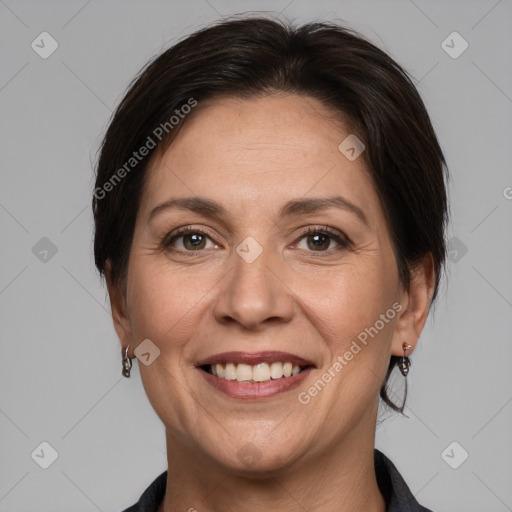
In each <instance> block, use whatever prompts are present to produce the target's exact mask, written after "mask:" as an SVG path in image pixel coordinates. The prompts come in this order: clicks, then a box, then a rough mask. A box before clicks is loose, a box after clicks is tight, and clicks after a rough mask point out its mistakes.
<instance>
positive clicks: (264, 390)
mask: <svg viewBox="0 0 512 512" xmlns="http://www.w3.org/2000/svg"><path fill="white" fill-rule="evenodd" d="M197 368H198V369H199V370H201V373H202V374H203V376H204V377H205V379H206V381H207V382H208V383H209V384H211V385H212V386H213V387H214V388H216V389H217V390H219V391H221V392H223V393H224V394H227V395H229V396H232V397H234V398H245V399H247V398H264V397H270V396H274V395H276V394H278V393H282V392H284V391H288V390H290V389H293V388H294V387H296V386H298V385H299V383H300V382H302V381H303V380H304V378H306V377H307V375H309V373H311V371H312V370H313V369H314V368H316V366H315V364H314V363H312V362H311V361H307V360H305V359H303V358H300V357H298V356H295V355H293V354H288V353H285V352H259V353H252V354H251V353H243V352H226V353H223V354H217V355H216V356H213V357H210V358H208V359H206V360H204V361H201V362H200V363H199V364H198V365H197Z"/></svg>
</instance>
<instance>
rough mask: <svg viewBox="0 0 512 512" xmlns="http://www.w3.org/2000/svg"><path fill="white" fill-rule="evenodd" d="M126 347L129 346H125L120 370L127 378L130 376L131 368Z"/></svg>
mask: <svg viewBox="0 0 512 512" xmlns="http://www.w3.org/2000/svg"><path fill="white" fill-rule="evenodd" d="M128 348H129V347H128V346H127V347H126V350H125V352H124V356H123V371H122V372H121V373H122V374H123V377H126V378H127V379H129V378H130V370H131V369H132V360H131V358H130V357H128Z"/></svg>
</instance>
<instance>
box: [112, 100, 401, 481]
mask: <svg viewBox="0 0 512 512" xmlns="http://www.w3.org/2000/svg"><path fill="white" fill-rule="evenodd" d="M330 119H331V115H330V112H329V110H327V109H326V108H325V107H324V106H323V105H322V104H321V103H319V102H318V101H317V100H315V99H313V98H309V97H301V96H298V95H274V96H267V97H263V98H255V99H251V100H240V99H222V100H217V101H214V102H211V104H209V105H208V106H206V105H201V104H200V105H199V106H198V107H197V111H196V112H194V114H193V115H191V117H190V119H187V120H186V124H185V125H184V126H183V128H182V130H181V131H180V132H179V135H178V136H177V138H176V139H175V140H174V142H173V143H172V145H171V146H170V147H169V149H168V150H167V151H166V152H165V153H164V154H163V155H162V156H161V157H160V158H159V159H155V160H154V161H153V162H152V164H151V166H150V168H149V169H148V172H149V175H148V181H147V186H146V188H145V190H144V193H143V197H142V201H141V205H140V209H139V211H138V216H137V221H136V227H135V233H134V239H133V244H132V248H131V255H130V261H129V268H128V281H127V291H126V306H125V310H124V313H119V315H117V313H116V315H115V316H116V317H117V318H119V322H117V320H116V322H115V323H116V329H117V331H118V334H119V336H120V338H121V341H122V342H123V345H124V346H126V344H130V355H132V354H133V351H134V349H135V348H136V347H137V346H138V345H139V344H140V343H141V342H142V341H143V340H150V343H149V344H148V342H146V344H147V346H144V352H145V353H148V352H149V355H145V356H143V358H141V359H142V362H149V364H147V365H146V364H141V361H139V368H140V373H141V378H142V381H143V384H144V388H145V391H146V393H147V395H148V397H149V400H150V402H151V404H152V406H153V407H154V409H155V411H156V413H157V414H158V416H159V417H160V418H161V420H162V421H163V423H164V425H165V427H166V431H167V439H168V442H170V443H174V444H175V446H176V450H185V451H187V452H188V453H190V452H192V453H194V454H197V456H198V457H201V459H200V460H202V461H204V463H205V464H208V463H211V464H219V463H220V464H221V465H223V466H224V467H227V468H230V469H231V470H235V471H261V470H265V471H271V470H278V469H280V468H284V467H288V466H289V465H291V464H301V463H302V462H307V461H311V459H312V458H314V457H318V456H322V455H323V454H325V453H332V452H333V451H335V450H337V449H339V447H341V446H343V445H344V443H345V444H346V443H349V442H350V443H352V446H355V445H354V443H357V442H358V440H361V436H363V437H365V439H366V440H368V439H369V438H370V437H371V436H372V435H373V432H374V428H375V424H374V421H375V416H376V413H377V405H378V393H379V389H380V387H381V385H382V383H383V380H384V378H385V374H386V370H387V366H388V363H389V358H390V355H391V354H396V355H401V354H402V350H401V345H402V341H404V339H403V332H401V331H400V329H401V322H402V321H403V317H404V312H405V311H406V310H407V300H408V295H407V294H406V293H405V292H404V291H403V290H402V288H401V286H400V284H399V280H398V275H397V269H396V263H395V258H394V254H393V250H392V245H391V241H390V233H389V231H388V228H387V226H386V222H385V217H384V213H383V210H382V207H381V205H380V202H379V197H378V194H377V193H376V191H375V190H374V188H373V186H372V182H371V180H370V177H369V175H368V174H367V171H366V170H365V166H364V163H363V158H362V157H359V158H356V159H355V160H354V159H352V158H351V159H349V158H347V156H345V155H348V156H350V157H352V152H351V151H350V149H349V151H348V152H346V153H345V154H344V153H342V152H341V151H340V149H338V146H339V145H340V143H341V142H342V141H343V140H344V139H345V138H346V137H347V136H349V135H350V133H349V132H347V131H345V130H344V129H342V127H341V126H340V125H339V124H336V123H334V122H332V120H330ZM349 140H350V139H349ZM347 144H348V143H347ZM343 147H344V146H343ZM184 199H187V200H188V201H187V202H184V201H182V202H181V203H176V202H175V203H174V206H172V205H171V206H168V207H161V208H159V209H157V210H155V208H157V207H158V206H159V205H161V204H162V203H165V202H168V201H170V200H184ZM320 201H324V202H323V203H322V202H320ZM152 212H153V215H152ZM179 228H187V229H190V231H188V232H186V233H185V234H183V233H180V234H176V230H178V229H179ZM308 229H309V230H311V232H309V233H307V230H308ZM400 311H401V312H400ZM400 317H402V320H400ZM408 341H409V343H410V342H411V340H408ZM148 347H149V349H148ZM155 347H157V348H158V350H159V351H160V353H159V355H158V350H156V348H155ZM276 352H280V353H281V354H277V353H276ZM226 353H231V354H226ZM283 353H284V354H283ZM138 355H139V357H140V354H138ZM155 356H156V357H155ZM216 356H218V357H217V358H216V359H215V361H217V362H218V363H219V364H222V365H223V366H222V367H221V368H222V370H221V371H226V372H227V375H225V376H224V377H221V376H218V375H214V374H211V373H208V370H209V366H208V365H206V366H203V367H201V366H200V365H203V364H206V363H207V362H209V361H214V359H212V358H215V357H216ZM144 359H146V360H147V361H144ZM290 362H291V363H292V365H291V367H290V365H289V364H288V365H286V364H284V365H283V364H280V363H290ZM228 363H229V366H227V367H226V365H227V364H228ZM237 363H239V364H240V366H237ZM257 363H258V364H257ZM266 363H268V366H267V364H266ZM297 365H298V366H299V367H300V368H301V369H303V371H301V373H299V374H297V375H293V374H292V376H291V377H286V376H281V375H282V372H285V375H286V374H288V373H289V372H290V371H292V372H293V373H296V371H297V369H295V371H293V367H294V366H297ZM225 367H226V368H225ZM304 368H305V369H304ZM211 371H214V370H211ZM269 372H271V375H272V376H274V377H275V378H273V377H270V380H268V379H269ZM217 373H218V372H217ZM235 377H236V378H235ZM230 379H234V380H230ZM244 379H249V380H244ZM288 379H289V380H288ZM315 383H316V384H315Z"/></svg>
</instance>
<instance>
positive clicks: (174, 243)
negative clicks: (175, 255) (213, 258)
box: [163, 228, 216, 252]
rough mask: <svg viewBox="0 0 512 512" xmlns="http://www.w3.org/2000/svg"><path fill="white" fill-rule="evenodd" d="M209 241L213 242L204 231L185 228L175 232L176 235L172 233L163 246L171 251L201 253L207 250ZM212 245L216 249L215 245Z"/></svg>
mask: <svg viewBox="0 0 512 512" xmlns="http://www.w3.org/2000/svg"><path fill="white" fill-rule="evenodd" d="M208 240H210V241H211V238H210V237H209V236H208V235H207V234H206V233H204V232H203V231H201V230H198V229H193V228H184V229H182V230H178V231H177V232H175V233H174V235H173V234H172V233H171V235H170V236H168V237H166V239H165V240H164V242H163V246H164V248H165V249H168V250H171V251H181V252H192V251H200V250H203V249H206V248H207V247H206V245H207V242H208ZM211 245H212V246H215V247H216V245H215V244H213V243H212V244H211Z"/></svg>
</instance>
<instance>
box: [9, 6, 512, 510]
mask: <svg viewBox="0 0 512 512" xmlns="http://www.w3.org/2000/svg"><path fill="white" fill-rule="evenodd" d="M261 10H265V11H267V10H268V11H273V12H274V14H277V13H278V12H280V11H281V12H282V16H285V17H286V18H288V19H292V20H295V21H298V22H302V21H311V20H313V19H318V20H332V19H336V20H338V21H343V20H345V21H346V23H347V24H348V25H349V26H351V27H352V28H355V29H357V30H359V31H361V32H362V33H363V34H365V35H367V36H368V37H369V38H370V39H371V40H372V41H373V42H375V43H376V44H377V45H378V46H380V47H381V48H383V49H384V50H386V51H387V52H389V53H390V54H391V55H392V56H393V57H394V58H395V59H396V60H397V61H398V62H399V63H401V64H402V65H403V66H404V67H405V68H406V69H407V70H408V71H409V72H410V73H411V74H412V75H413V77H414V78H415V81H416V83H417V85H418V88H419V90H420V93H421V94H422V96H423V98H424V100H425V102H426V105H427V108H428V110H429V113H430V115H431V117H432V120H433V124H434V127H435V129H436V131H437V133H438V136H439V139H440V142H441V145H442V147H443V150H444V151H445V154H446V157H447V159H448V165H449V168H450V171H451V174H452V183H451V186H450V198H451V205H452V224H451V226H450V234H449V237H450V238H452V237H456V238H455V239H452V242H451V244H452V249H453V250H452V252H451V256H450V260H451V261H450V262H449V280H448V284H446V283H445V284H444V285H443V287H442V289H441V296H440V300H439V303H438V306H437V309H436V311H435V315H434V317H433V318H430V319H429V321H428V324H427V327H426V329H425V331H424V333H423V335H422V338H421V341H420V345H419V346H418V348H417V350H416V351H415V353H414V355H413V358H412V359H413V366H412V367H411V372H410V374H409V377H408V379H409V383H410V394H409V398H408V405H409V406H408V408H407V410H406V412H407V415H408V416H409V419H407V418H403V417H400V416H398V415H390V414H389V413H387V414H384V415H383V416H382V417H383V418H384V417H387V419H386V421H384V422H383V423H382V424H381V425H380V426H379V427H378V429H377V441H376V444H377V447H379V448H380V449H382V450H383V451H384V452H385V453H386V454H387V455H388V456H389V457H390V458H391V459H392V460H393V461H394V463H395V464H396V465H397V467H398V469H399V470H400V471H401V472H402V474H403V475H404V478H405V479H406V481H407V483H408V484H409V486H410V488H411V490H412V492H413V493H414V494H415V495H416V496H417V498H418V500H419V501H420V503H422V504H424V505H425V506H427V507H429V508H432V509H433V510H434V511H436V512H438V511H450V512H455V511H464V512H476V511H485V512H498V511H506V510H512V486H511V485H510V484H511V481H512V463H511V455H512V438H511V436H510V432H511V424H512V404H511V402H512V385H511V384H512V372H511V371H510V366H511V362H512V358H511V356H512V343H511V341H512V336H511V335H512V322H511V320H510V319H511V308H512V270H511V265H510V261H511V254H512V230H511V229H510V225H511V223H510V220H511V217H512V216H511V214H512V199H511V198H512V188H510V187H512V173H511V170H510V162H511V161H512V149H511V148H512V145H511V135H512V116H511V113H512V72H511V71H512V59H511V58H510V56H511V49H512V44H511V39H512V24H511V19H512V2H510V1H506V0H501V1H496V0H489V1H484V0H482V1H450V2H447V1H429V2H428V1H426V0H414V1H413V0H400V1H381V2H376V1H340V0H332V1H326V0H321V1H320V0H316V1H314V2H307V1H303V0H291V1H290V0H283V1H273V2H269V1H263V0H259V1H256V0H254V1H239V2H227V1H223V0H208V1H206V0H189V1H187V2H184V3H178V2H169V1H167V2H163V1H147V2H142V1H127V0H124V1H122V2H121V1H109V2H100V1H96V0H92V1H86V0H81V1H44V2H43V1H37V2H36V1H15V0H0V52H1V55H0V59H1V60H0V108H1V112H2V115H1V118H0V145H1V152H0V169H1V188H0V227H1V229H0V236H1V248H2V259H1V265H0V309H1V327H0V329H1V330H0V336H1V357H0V433H1V435H0V512H6V511H8V512H19V511H35V510H38V511H40V512H44V511H50V510H51V511H69V510H74V511H76V512H81V511H95V510H100V511H104V512H106V511H120V510H121V509H123V508H124V507H127V506H129V505H131V504H132V503H134V502H135V501H136V500H137V499H138V497H139V495H140V494H141V492H142V491H143V489H144V488H145V487H146V486H147V485H148V484H149V483H150V482H151V481H152V480H153V479H154V478H155V477H156V476H157V475H158V474H159V473H160V472H161V471H163V470H165V469H166V456H165V439H164V429H163V426H162V425H161V423H160V421H159V419H158V418H157V416H156V414H155V413H154V412H153V410H152V408H151V406H150V405H149V403H148V401H147V398H146V396H145V393H144V390H143V388H142V383H141V381H140V378H139V372H138V368H137V365H136V364H134V368H133V370H132V376H133V378H132V379H124V378H123V377H122V376H121V374H120V370H121V365H120V362H121V361H120V346H119V341H118V339H117V337H116V335H115V332H114V329H113V327H112V320H111V317H110V307H109V303H108V301H107V296H106V290H105V289H104V288H103V286H102V284H101V283H100V280H99V278H98V275H97V273H96V270H95V267H94V265H93V260H92V213H91V209H90V201H91V194H92V189H93V170H92V168H93V165H94V163H95V160H96V151H97V148H98V144H99V141H100V138H101V135H102V134H103V132H104V130H105V127H106V125H107V122H108V118H109V116H110V115H111V111H112V109H113V108H114V107H115V105H116V104H117V102H118V101H119V100H120V99H121V97H122V94H123V92H124V91H125V88H126V86H127V85H128V83H129V81H130V80H131V78H132V77H133V76H134V75H135V73H136V72H137V71H138V70H139V68H140V67H141V66H142V65H143V64H144V63H145V62H146V61H147V59H148V58H150V57H151V56H153V55H154V54H155V53H158V52H160V51H161V50H163V49H164V48H167V47H168V46H169V45H170V44H172V42H173V41H176V40H177V39H178V38H181V37H182V36H184V35H185V34H188V33H190V32H192V31H193V30H195V29H197V28H199V27H202V26H204V25H205V24H207V23H209V22H211V21H214V20H216V19H218V18H219V17H222V16H226V15H229V14H233V13H240V12H244V11H261ZM43 31H47V32H49V33H50V34H51V36H52V37H53V38H54V39H55V40H56V41H57V42H58V45H59V46H58V49H57V50H56V51H55V53H53V54H52V55H51V56H50V57H48V58H47V59H43V58H41V57H40V56H39V55H38V54H37V53H36V52H35V51H34V50H33V49H32V48H31V42H32V41H33V40H36V42H37V39H36V38H37V36H38V35H39V34H40V33H41V32H43ZM453 31H457V32H458V33H459V34H460V35H461V36H462V37H463V38H464V39H465V40H466V41H467V42H468V44H469V47H468V49H467V50H466V51H465V52H464V53H463V54H462V55H460V56H459V57H458V58H452V57H451V56H450V55H448V54H447V53H446V52H445V50H444V49H443V47H442V46H441V43H442V41H443V40H445V39H446V37H447V36H448V35H449V34H451V33H452V32H453ZM449 41H450V40H449ZM459 43H460V41H455V42H454V43H449V44H450V45H451V46H454V48H455V50H457V49H458V48H460V44H459ZM45 47H46V48H48V45H45ZM507 187H509V188H507ZM43 237H46V238H47V239H49V240H50V241H51V243H52V244H54V246H55V249H56V250H57V252H56V253H55V254H52V251H51V250H50V252H48V253H44V250H45V249H48V247H49V246H51V244H50V243H49V241H48V240H46V239H44V240H43V241H40V240H41V239H42V238H43ZM34 247H35V248H34ZM466 251H467V252H466ZM134 363H136V361H134ZM398 377H400V375H397V378H396V379H395V382H396V386H397V387H396V389H397V394H398V396H401V395H400V378H401V377H400V378H398ZM43 441H46V442H47V443H49V444H50V445H51V446H52V447H53V448H54V449H55V450H56V451H57V453H58V458H57V459H56V460H55V462H53V464H52V465H51V466H50V467H48V469H42V468H41V467H40V466H39V465H38V463H36V461H35V460H38V461H42V459H43V458H44V457H47V458H48V457H49V453H50V452H49V451H48V449H46V452H43V453H44V456H43V455H41V448H38V447H39V445H40V443H41V442H43ZM453 441H456V442H457V443H458V445H456V446H455V448H453V446H452V447H450V448H449V449H448V450H447V451H445V449H446V448H447V447H448V446H449V445H450V443H452V442H453ZM452 448H453V451H452ZM34 450H36V453H39V454H40V457H39V459H37V457H36V456H34V458H32V457H31V454H32V453H33V452H34ZM462 450H465V451H467V452H468V454H469V456H468V458H467V460H465V461H464V462H463V463H462V464H460V462H461V460H462V459H463V454H464V452H463V451H462ZM443 453H444V455H443ZM447 461H449V462H450V463H451V464H452V465H457V464H460V465H459V467H458V468H457V469H453V468H452V467H450V465H448V463H447Z"/></svg>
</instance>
